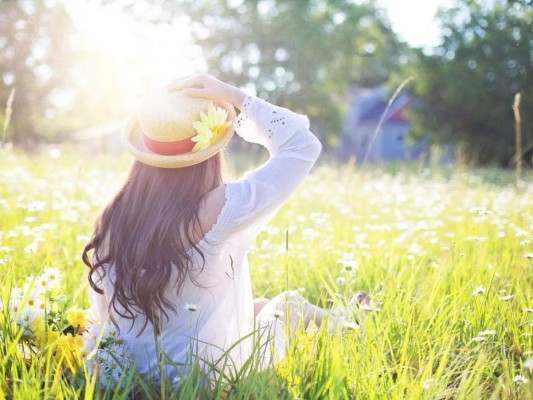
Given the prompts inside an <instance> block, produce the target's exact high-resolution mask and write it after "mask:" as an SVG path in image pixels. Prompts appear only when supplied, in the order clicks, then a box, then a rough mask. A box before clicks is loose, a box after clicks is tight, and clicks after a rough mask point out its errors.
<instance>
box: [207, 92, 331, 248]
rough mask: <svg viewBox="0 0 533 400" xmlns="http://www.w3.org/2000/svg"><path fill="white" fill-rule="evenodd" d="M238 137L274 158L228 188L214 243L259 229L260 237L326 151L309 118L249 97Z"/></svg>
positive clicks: (241, 118)
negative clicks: (266, 151) (261, 146)
mask: <svg viewBox="0 0 533 400" xmlns="http://www.w3.org/2000/svg"><path fill="white" fill-rule="evenodd" d="M236 124H237V127H236V132H237V134H238V135H239V136H240V137H242V138H243V139H244V140H246V141H248V142H251V143H258V144H261V145H263V146H265V147H266V148H267V149H268V151H269V153H270V158H269V159H268V161H266V162H265V163H264V164H262V165H261V166H259V167H258V168H256V169H253V170H250V171H247V172H246V173H245V174H244V175H243V177H242V178H240V179H238V180H236V181H233V182H227V183H226V204H225V206H224V208H223V210H222V212H221V214H220V216H219V219H218V220H217V224H216V227H215V228H216V229H214V231H215V232H213V235H212V237H211V239H214V240H220V241H221V240H223V239H224V238H225V237H227V235H231V234H232V233H235V232H238V231H242V230H244V229H250V228H255V229H254V232H258V231H259V230H260V229H261V227H263V226H264V225H265V224H266V223H268V221H269V220H270V219H271V218H272V217H273V216H274V214H275V213H276V211H277V210H278V209H279V208H280V207H281V206H282V205H283V203H284V202H285V201H286V200H287V199H288V198H289V196H290V195H291V194H292V193H293V192H294V190H295V189H296V188H297V187H298V185H299V184H300V183H301V182H302V181H303V180H304V179H305V177H306V176H307V175H308V173H309V171H310V170H311V168H312V166H313V165H314V163H315V161H316V160H317V158H318V156H319V155H320V151H321V149H322V145H321V143H320V141H319V140H318V139H317V138H316V136H315V135H313V133H312V132H311V131H310V130H309V120H308V119H307V117H306V116H303V115H299V114H296V113H294V112H292V111H290V110H288V109H286V108H282V107H278V106H274V105H272V104H270V103H267V102H266V101H264V100H261V99H258V98H256V97H246V98H245V99H244V102H243V104H242V107H241V114H240V115H239V117H238V119H237V122H236Z"/></svg>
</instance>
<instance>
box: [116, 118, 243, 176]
mask: <svg viewBox="0 0 533 400" xmlns="http://www.w3.org/2000/svg"><path fill="white" fill-rule="evenodd" d="M232 111H233V110H232ZM232 114H233V115H230V117H233V118H231V123H230V125H229V126H228V128H227V129H226V131H225V132H224V136H222V137H221V138H220V139H219V140H218V142H216V143H214V144H213V145H211V146H209V147H207V148H205V149H203V150H200V151H197V152H190V153H185V154H178V155H172V156H167V155H161V154H157V153H154V152H153V151H151V150H150V149H148V148H147V147H146V145H145V144H144V139H143V132H142V129H141V125H140V123H139V119H138V118H137V116H136V115H132V116H131V117H130V118H129V119H128V121H127V122H126V126H125V127H124V130H123V131H122V144H123V145H124V147H125V148H126V150H128V151H129V152H130V153H131V154H132V155H133V157H135V159H136V160H138V161H140V162H142V163H143V164H147V165H151V166H153V167H158V168H184V167H190V166H191V165H195V164H199V163H201V162H203V161H205V160H207V159H209V158H211V157H213V156H214V155H215V154H216V153H218V152H219V151H220V150H222V149H223V148H224V146H226V144H228V142H229V141H230V139H231V137H232V136H233V133H234V132H235V117H234V116H235V112H233V113H232Z"/></svg>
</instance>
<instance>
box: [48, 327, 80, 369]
mask: <svg viewBox="0 0 533 400" xmlns="http://www.w3.org/2000/svg"><path fill="white" fill-rule="evenodd" d="M82 348H83V339H82V338H81V336H79V335H75V336H73V335H72V334H70V333H69V334H68V335H61V334H60V335H58V336H57V338H56V340H55V343H54V349H55V359H56V361H57V362H59V363H61V364H62V365H64V366H65V367H69V368H70V370H71V371H72V372H74V371H75V368H74V365H75V364H77V360H79V358H80V356H81V350H82Z"/></svg>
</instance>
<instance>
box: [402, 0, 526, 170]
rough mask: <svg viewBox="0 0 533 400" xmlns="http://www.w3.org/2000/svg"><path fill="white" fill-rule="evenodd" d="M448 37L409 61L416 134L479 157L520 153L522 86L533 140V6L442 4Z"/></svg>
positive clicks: (468, 1)
mask: <svg viewBox="0 0 533 400" xmlns="http://www.w3.org/2000/svg"><path fill="white" fill-rule="evenodd" d="M438 18H439V20H440V23H441V25H442V28H443V37H442V43H441V45H440V46H438V47H437V48H436V49H435V50H434V53H433V54H431V55H425V54H424V53H423V52H421V51H419V52H417V54H416V56H415V57H414V58H413V60H412V62H411V63H410V66H409V68H410V71H409V73H411V74H412V75H414V77H415V81H414V83H413V88H414V89H413V90H414V93H415V94H416V95H417V96H418V97H420V98H421V99H422V101H421V102H420V105H419V107H417V108H416V110H415V111H414V116H413V117H414V121H415V124H414V125H415V129H414V133H415V134H416V135H418V136H422V135H425V134H426V133H427V132H431V134H432V138H433V139H436V140H437V141H440V142H450V141H451V142H456V143H459V144H461V145H462V146H461V147H462V148H463V149H464V151H465V152H466V155H467V156H468V157H469V158H470V159H471V161H473V162H478V163H481V164H485V163H489V162H498V163H502V164H508V163H509V162H511V160H512V159H513V156H514V117H513V111H512V104H513V99H514V96H515V94H516V93H517V92H521V93H522V99H523V100H522V105H521V110H522V132H523V135H524V140H523V142H524V143H525V146H524V150H527V149H528V148H530V149H531V147H532V146H533V142H532V140H533V132H532V129H533V114H532V113H531V112H530V111H531V110H532V109H533V101H532V96H533V93H532V91H531V90H532V89H533V73H532V71H533V70H532V66H533V31H532V30H531V24H532V18H533V9H532V8H531V7H527V4H526V2H508V1H503V0H494V1H491V2H480V1H476V0H460V1H457V2H456V5H455V7H453V8H451V9H449V10H447V11H442V12H441V13H440V14H439V17H438Z"/></svg>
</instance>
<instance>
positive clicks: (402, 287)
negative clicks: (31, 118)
mask: <svg viewBox="0 0 533 400" xmlns="http://www.w3.org/2000/svg"><path fill="white" fill-rule="evenodd" d="M0 158H1V160H2V167H1V169H0V284H1V286H2V289H0V290H1V292H0V293H2V298H3V299H4V301H6V299H7V298H8V296H9V288H10V287H11V286H16V285H20V284H21V283H22V282H23V281H24V279H25V278H26V276H28V275H30V274H37V273H39V271H41V270H42V269H43V268H45V267H56V268H58V269H60V270H61V271H62V272H63V273H64V276H65V278H64V279H63V281H62V285H63V286H62V291H63V292H64V293H66V294H68V298H69V301H70V303H71V304H75V305H77V306H79V307H82V308H84V307H87V306H88V304H87V300H86V288H87V283H86V279H85V274H86V272H87V271H86V268H85V267H84V266H83V265H82V263H81V260H80V254H81V250H82V247H83V246H84V243H85V242H86V240H87V239H88V235H90V234H91V232H92V223H93V220H94V217H95V215H96V213H97V210H98V209H99V208H100V207H102V206H103V205H104V204H106V202H107V201H108V200H109V199H110V198H111V196H112V195H113V193H114V192H115V191H116V190H117V189H118V187H119V186H120V185H121V183H122V182H121V181H122V179H123V178H124V175H125V173H126V171H127V168H128V165H129V161H128V158H127V157H122V156H121V157H114V156H109V155H107V156H103V155H102V156H87V155H80V154H77V153H68V154H64V155H63V156H61V157H60V158H57V159H56V158H51V157H49V155H48V154H40V155H24V154H15V153H12V152H3V153H0ZM513 183H514V176H513V175H512V173H506V172H502V171H496V170H487V171H473V170H470V171H469V170H465V169H462V170H460V171H453V170H439V169H428V168H422V169H419V168H418V167H417V166H414V167H413V166H408V167H403V166H395V167H385V168H376V167H373V166H367V167H365V169H363V170H358V169H357V168H353V167H350V166H346V165H344V166H342V165H341V166H334V165H318V166H317V167H316V168H315V169H314V171H313V173H312V175H311V176H310V177H309V178H308V179H307V180H306V181H305V182H304V184H303V185H302V186H301V187H300V188H299V189H298V191H297V192H296V193H295V194H294V195H293V196H292V197H291V199H290V200H289V201H288V203H287V204H286V205H284V206H283V208H282V209H281V210H280V212H279V213H278V214H277V215H276V217H275V218H274V219H273V221H272V222H271V224H270V225H269V227H268V228H267V229H266V230H265V231H263V232H262V233H261V234H260V235H259V237H258V240H257V243H256V245H255V246H254V247H253V248H252V249H251V251H250V254H249V257H250V258H249V260H250V269H251V274H252V282H253V289H254V294H255V295H256V296H258V297H262V296H274V295H275V294H277V293H278V292H279V291H282V290H286V289H287V288H288V289H297V288H304V289H305V292H304V294H305V296H306V297H307V298H308V299H309V300H310V301H312V302H315V303H318V304H319V305H321V306H324V307H327V306H330V305H331V304H335V303H342V302H344V301H346V299H347V298H349V297H350V296H351V295H352V294H353V293H354V292H356V291H358V290H360V289H364V290H366V291H368V292H369V293H370V294H371V296H372V298H373V301H374V305H376V306H377V307H379V309H380V311H379V312H371V313H369V314H367V315H366V317H365V319H364V323H363V325H362V328H361V329H359V330H348V331H345V332H343V333H341V334H337V335H335V336H329V335H327V334H325V333H324V332H319V333H318V335H317V336H309V335H306V334H305V333H301V334H299V335H298V336H297V338H296V340H294V341H293V343H292V345H291V348H290V351H289V354H288V356H287V357H286V358H285V359H284V360H283V361H282V362H281V363H280V364H278V365H277V366H276V368H275V369H273V370H269V371H266V372H262V373H259V372H257V371H256V370H255V369H254V368H253V367H252V368H251V372H250V373H249V374H248V376H242V377H239V378H236V379H233V380H232V381H231V382H230V386H229V387H230V388H231V389H230V390H227V389H228V387H227V386H223V385H222V384H220V383H218V384H217V385H215V387H214V388H212V389H211V391H209V390H208V389H206V388H204V387H203V386H202V385H201V383H200V382H201V379H200V377H199V375H198V374H195V373H193V374H191V376H190V377H189V378H188V379H187V380H186V381H185V382H184V384H183V386H182V390H181V391H176V390H175V389H172V388H171V387H170V385H169V384H168V383H167V384H164V385H163V386H162V387H159V386H158V385H157V384H156V383H155V382H151V381H150V380H149V379H146V378H143V377H139V376H137V375H136V374H135V373H134V372H133V371H128V372H127V373H125V374H124V376H123V385H122V386H120V385H118V386H117V387H115V388H112V389H108V390H107V391H106V390H104V389H102V388H101V387H100V382H99V380H98V379H96V377H95V376H93V375H91V374H90V373H89V372H88V371H87V370H86V369H85V368H84V366H83V363H82V362H81V360H77V364H76V365H75V366H74V372H72V371H69V369H68V368H65V366H64V365H63V364H62V363H60V362H58V361H57V359H56V354H54V352H53V351H52V350H50V349H49V350H48V351H44V352H42V353H40V354H36V355H34V356H33V357H31V359H30V358H25V357H24V353H23V352H22V351H21V348H20V346H18V344H19V343H20V341H21V339H20V333H18V334H17V331H16V329H15V330H14V329H13V327H12V326H11V325H10V324H8V323H7V322H6V315H5V314H6V312H5V311H4V316H3V317H0V335H1V337H2V338H3V339H2V342H0V399H2V398H15V399H35V398H54V399H62V398H65V399H70V398H85V399H91V398H132V397H135V398H146V399H155V398H166V399H172V398H214V397H218V396H219V395H222V393H223V392H224V391H226V396H227V398H243V399H244V398H246V399H247V398H254V399H262V398H268V399H270V398H279V399H285V398H298V399H342V398H358V399H388V398H391V399H396V398H410V399H438V398H441V399H452V398H460V399H477V398H487V399H491V398H493V399H500V398H504V399H526V398H532V397H533V374H532V373H531V372H532V371H530V370H528V369H527V368H525V367H524V362H526V360H530V359H532V358H533V312H532V311H533V258H531V257H532V253H533V233H532V232H533V184H532V182H531V179H529V182H525V183H524V188H522V191H521V192H517V191H516V190H515V189H514V187H513ZM287 232H288V250H287V249H286V238H287ZM346 259H354V260H355V261H357V264H358V268H357V271H356V272H352V273H347V272H342V270H343V265H342V264H343V260H346ZM339 278H341V279H339ZM26 355H27V354H26ZM62 365H63V366H62ZM522 378H523V379H522Z"/></svg>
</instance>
